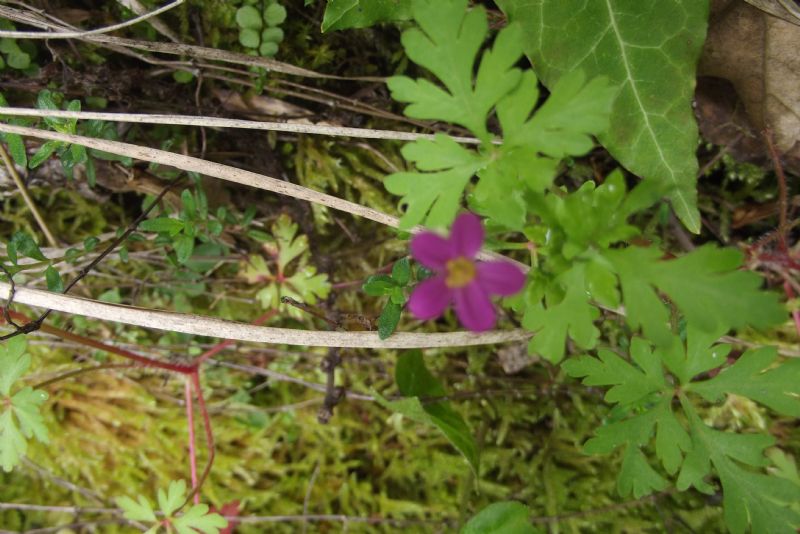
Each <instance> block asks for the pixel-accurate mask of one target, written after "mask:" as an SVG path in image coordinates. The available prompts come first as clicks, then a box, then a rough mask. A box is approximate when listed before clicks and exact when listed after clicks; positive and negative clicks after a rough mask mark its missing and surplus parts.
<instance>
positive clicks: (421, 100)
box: [388, 0, 522, 141]
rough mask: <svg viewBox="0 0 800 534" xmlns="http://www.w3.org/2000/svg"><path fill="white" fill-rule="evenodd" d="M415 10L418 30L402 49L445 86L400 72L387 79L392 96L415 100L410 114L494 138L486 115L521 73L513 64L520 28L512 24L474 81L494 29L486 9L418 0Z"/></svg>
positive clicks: (408, 34) (459, 1)
mask: <svg viewBox="0 0 800 534" xmlns="http://www.w3.org/2000/svg"><path fill="white" fill-rule="evenodd" d="M412 12H413V14H414V20H415V21H416V22H417V24H419V28H410V29H408V30H406V31H405V32H403V36H402V42H403V47H404V48H405V50H406V54H407V55H408V57H409V59H411V60H412V61H413V62H414V63H416V64H418V65H421V66H422V67H425V68H426V69H428V70H429V71H431V72H432V73H433V74H435V75H436V77H437V78H438V79H439V80H440V81H441V83H442V85H443V86H444V87H441V86H438V85H435V84H433V83H431V82H429V81H427V80H425V79H424V78H423V79H418V80H412V79H411V78H407V77H405V76H395V77H393V78H390V79H389V81H388V85H389V89H390V90H391V92H392V98H394V99H395V100H398V101H400V102H408V103H409V104H410V105H409V106H408V107H407V108H406V111H405V113H406V115H408V116H409V117H414V118H417V119H436V120H443V121H447V122H450V123H453V124H459V125H461V126H464V127H465V128H467V129H469V130H470V131H472V133H474V134H475V136H476V137H478V138H479V139H481V140H482V141H489V140H491V135H490V134H489V131H488V130H487V128H486V118H487V115H488V114H489V111H491V109H492V108H493V107H494V106H495V105H496V104H497V102H498V101H499V100H500V99H501V98H502V97H504V96H505V95H507V94H508V93H509V92H510V91H511V90H513V89H514V88H515V87H516V86H517V84H518V83H519V80H520V77H521V76H522V72H521V71H520V70H519V69H517V68H514V64H515V63H516V62H517V60H519V58H520V57H522V43H521V38H520V37H521V30H520V28H519V27H516V26H511V27H510V28H506V29H505V30H503V31H501V32H500V33H499V34H498V36H497V39H496V41H495V43H494V47H493V48H492V50H490V51H487V52H486V53H485V54H484V55H483V58H482V60H481V63H480V67H479V68H478V74H477V77H475V78H474V82H473V68H474V65H475V61H476V59H477V55H478V52H479V51H480V49H481V47H482V46H483V42H484V40H485V39H486V36H487V34H488V32H489V25H488V23H487V20H486V13H485V11H484V9H483V8H482V7H477V8H474V9H470V10H468V9H467V0H441V1H438V2H430V1H428V0H414V1H413V3H412Z"/></svg>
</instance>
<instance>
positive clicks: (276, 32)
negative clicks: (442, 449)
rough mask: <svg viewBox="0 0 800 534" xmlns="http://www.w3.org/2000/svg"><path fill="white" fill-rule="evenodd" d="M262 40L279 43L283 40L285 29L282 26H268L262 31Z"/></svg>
mask: <svg viewBox="0 0 800 534" xmlns="http://www.w3.org/2000/svg"><path fill="white" fill-rule="evenodd" d="M261 41H262V42H264V43H267V42H269V43H275V44H278V43H280V42H281V41H283V30H282V29H280V28H266V29H265V30H264V31H263V32H261ZM276 50H277V48H276Z"/></svg>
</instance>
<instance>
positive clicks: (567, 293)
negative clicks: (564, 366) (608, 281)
mask: <svg viewBox="0 0 800 534" xmlns="http://www.w3.org/2000/svg"><path fill="white" fill-rule="evenodd" d="M557 283H558V284H559V287H560V288H563V296H562V297H561V298H560V300H559V299H558V297H557V296H556V295H555V294H553V295H550V296H548V297H547V298H546V299H545V303H542V302H534V303H528V305H527V307H526V309H525V315H524V316H523V318H522V325H523V326H524V327H525V328H526V329H528V330H531V331H533V332H536V334H535V335H534V336H533V339H531V342H530V344H529V350H530V351H531V352H534V353H537V354H541V355H542V356H544V357H545V358H547V359H548V360H550V361H551V362H553V363H558V362H560V361H561V360H562V359H563V358H564V351H565V348H566V341H567V334H569V336H570V337H571V338H572V339H573V340H574V341H575V343H576V344H577V345H578V346H579V347H581V348H583V349H590V348H592V347H594V345H595V343H597V338H598V337H599V335H600V331H599V330H598V329H597V328H596V327H595V326H594V320H595V319H597V317H598V315H599V312H598V311H597V308H595V307H594V306H591V305H590V304H589V298H588V295H587V293H586V289H585V286H586V283H585V272H584V266H583V264H580V263H576V264H575V265H574V266H573V268H572V269H570V270H569V271H567V272H566V273H564V274H562V275H561V276H560V277H559V279H558V282H557Z"/></svg>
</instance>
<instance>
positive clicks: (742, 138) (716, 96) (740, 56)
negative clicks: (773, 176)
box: [698, 0, 800, 170]
mask: <svg viewBox="0 0 800 534" xmlns="http://www.w3.org/2000/svg"><path fill="white" fill-rule="evenodd" d="M760 1H761V2H766V3H770V2H769V1H768V0H760ZM772 3H773V4H774V5H777V3H775V2H772ZM798 50H800V26H798V25H796V24H793V23H790V22H787V21H786V20H783V19H781V18H778V17H775V16H772V15H770V14H768V13H767V12H765V11H763V10H762V9H758V8H756V7H754V6H752V5H750V4H748V3H746V2H744V1H743V0H712V3H711V18H710V22H709V30H708V39H707V41H706V44H705V48H704V50H703V57H702V59H701V61H700V66H699V69H698V73H699V75H700V76H706V77H713V78H718V79H723V80H727V81H729V82H730V83H731V84H732V86H733V88H734V89H735V92H736V94H737V95H738V98H739V99H740V100H741V103H742V104H743V111H744V112H745V113H744V114H743V113H742V107H741V106H739V105H738V104H737V103H735V101H734V100H733V99H732V95H726V94H725V89H724V84H723V85H722V86H721V85H720V83H719V82H712V83H710V84H709V82H707V81H706V82H704V81H703V80H701V81H700V83H699V84H698V88H699V91H698V116H699V119H700V123H701V129H702V131H703V134H704V136H706V138H707V139H709V140H710V141H712V142H714V143H717V144H723V145H731V144H735V145H736V147H735V148H734V150H732V153H733V154H734V156H737V157H739V158H741V159H746V160H758V159H763V157H764V155H765V152H764V145H763V142H762V141H761V140H760V139H759V137H760V132H761V130H763V129H764V128H767V127H769V128H770V129H771V130H772V135H773V138H774V140H775V143H776V145H777V147H778V149H779V151H780V153H781V154H782V155H783V156H784V158H785V160H786V163H787V165H788V166H789V167H790V168H791V169H794V170H800V142H799V141H800V54H798ZM709 85H710V87H709ZM723 100H724V101H725V102H722V101H723ZM732 102H733V103H732ZM748 140H749V141H748ZM748 143H749V144H748ZM743 145H748V146H743Z"/></svg>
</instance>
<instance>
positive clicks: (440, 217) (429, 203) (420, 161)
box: [384, 134, 488, 229]
mask: <svg viewBox="0 0 800 534" xmlns="http://www.w3.org/2000/svg"><path fill="white" fill-rule="evenodd" d="M402 154H403V157H405V158H406V160H408V161H411V162H413V163H415V164H416V167H417V169H418V170H420V171H432V172H398V173H395V174H392V175H390V176H388V177H387V178H386V181H385V182H384V184H385V186H386V189H387V190H388V191H389V192H390V193H394V194H395V195H400V196H402V197H403V198H402V199H400V204H401V205H404V206H405V207H406V212H405V214H403V217H402V218H401V219H400V228H403V229H408V228H411V227H413V226H415V225H417V224H419V223H421V222H422V221H423V220H424V221H425V223H426V224H427V225H428V226H431V227H435V228H443V227H446V226H448V225H449V224H450V223H451V222H452V221H453V219H455V216H456V213H457V212H458V208H459V206H460V205H461V195H462V193H463V191H464V188H465V187H466V186H467V184H468V183H469V180H470V178H472V176H473V175H474V174H475V173H476V172H478V170H480V169H481V168H483V167H485V166H486V164H487V163H488V162H487V161H486V159H485V158H483V157H482V156H480V155H479V154H478V153H476V152H474V151H472V150H468V149H466V148H464V147H463V146H461V145H459V144H458V143H456V142H455V141H453V140H452V139H451V138H450V137H448V136H446V135H444V134H436V137H435V138H434V139H432V140H428V139H420V140H419V141H414V142H413V143H409V144H407V145H405V146H404V147H403V149H402Z"/></svg>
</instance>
